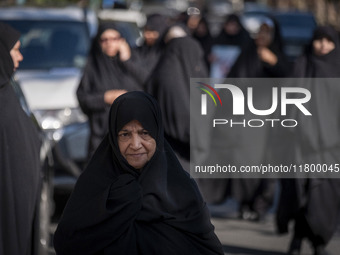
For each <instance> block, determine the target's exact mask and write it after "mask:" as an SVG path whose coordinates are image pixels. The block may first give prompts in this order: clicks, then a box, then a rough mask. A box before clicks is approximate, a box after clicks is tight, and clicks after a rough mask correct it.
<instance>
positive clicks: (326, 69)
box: [293, 26, 340, 78]
mask: <svg viewBox="0 0 340 255" xmlns="http://www.w3.org/2000/svg"><path fill="white" fill-rule="evenodd" d="M323 37H324V38H327V39H329V40H331V41H333V42H334V44H335V49H334V50H333V51H331V52H330V53H328V54H326V55H323V56H316V55H315V54H313V48H312V47H313V46H312V42H311V43H310V45H308V46H307V49H306V53H305V54H304V55H303V56H301V57H299V58H298V59H297V60H296V62H295V65H294V70H293V76H294V77H318V78H335V77H340V71H339V70H340V45H339V40H338V34H337V32H336V31H335V30H334V29H333V28H332V27H329V26H323V27H318V28H317V29H316V30H315V32H314V35H313V39H314V38H315V39H321V38H323Z"/></svg>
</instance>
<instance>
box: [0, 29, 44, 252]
mask: <svg viewBox="0 0 340 255" xmlns="http://www.w3.org/2000/svg"><path fill="white" fill-rule="evenodd" d="M19 38H20V33H19V32H18V31H17V30H15V29H13V28H12V27H10V26H9V25H6V24H4V23H0V176H1V177H0V207H1V209H0V254H22V255H28V254H37V252H38V251H37V247H36V246H34V244H36V243H37V242H35V241H37V240H36V239H35V238H34V237H37V236H35V234H34V233H37V232H36V231H37V228H36V227H37V226H36V225H35V223H36V222H38V221H37V218H36V217H37V215H38V214H37V201H38V199H39V189H40V184H41V176H40V174H41V173H40V171H39V169H40V168H41V166H40V157H39V137H38V133H37V130H36V129H35V127H34V125H33V123H32V121H31V120H30V119H29V117H28V116H27V115H26V113H25V112H24V110H23V109H22V108H21V105H20V103H19V100H18V98H17V96H16V94H15V92H14V90H13V87H12V86H11V81H10V80H11V77H12V75H13V73H14V70H15V69H16V68H18V66H19V62H20V61H22V60H23V57H22V55H21V53H20V49H19V48H20V41H19Z"/></svg>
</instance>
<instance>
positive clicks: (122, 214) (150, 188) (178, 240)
mask: <svg viewBox="0 0 340 255" xmlns="http://www.w3.org/2000/svg"><path fill="white" fill-rule="evenodd" d="M134 119H137V120H139V122H140V123H141V124H142V125H143V127H144V128H146V129H149V131H150V133H151V135H152V136H153V138H154V139H155V140H156V144H157V149H156V152H155V154H154V155H153V157H152V158H151V160H150V161H149V162H148V163H147V164H146V165H145V166H144V168H143V169H142V170H140V171H137V170H135V169H133V168H132V167H131V166H130V165H129V164H128V163H127V161H126V160H125V159H124V158H123V156H122V155H121V153H120V152H119V147H118V142H117V133H118V131H119V129H120V127H122V126H123V125H125V124H126V123H128V122H129V121H131V120H134ZM109 123H110V132H109V134H108V135H107V136H106V138H105V139H104V140H103V142H102V143H101V145H100V146H99V148H98V149H97V151H96V153H95V154H94V156H93V158H92V159H91V161H90V163H89V165H88V167H87V169H86V170H85V171H84V173H83V174H82V175H81V176H80V178H79V180H78V182H77V184H76V187H75V190H74V192H73V194H72V195H71V198H70V200H69V202H68V204H67V206H66V208H65V210H64V213H63V216H62V218H61V220H60V222H59V225H58V228H57V231H56V233H55V236H54V246H55V249H56V251H57V254H58V255H64V254H72V255H76V254H82V255H86V254H117V255H119V254H124V255H125V254H129V255H136V254H146V255H149V254H164V255H170V254H171V255H173V254H183V255H184V254H191V253H192V254H202V255H203V254H204V255H207V254H223V251H222V247H221V244H220V242H219V240H218V238H217V237H216V235H215V234H214V228H213V226H212V225H211V223H210V220H209V213H208V211H207V207H206V205H205V203H204V202H203V200H202V198H201V195H200V193H199V191H198V188H197V186H196V184H195V182H194V180H193V179H191V178H190V177H189V176H188V175H187V173H186V172H185V171H184V170H183V169H182V167H181V165H180V164H179V162H178V160H177V159H176V157H175V155H174V153H173V152H172V150H171V148H170V147H169V145H168V143H167V142H166V141H165V140H164V137H163V123H162V118H161V112H160V108H159V106H158V105H157V102H156V101H155V99H153V98H152V97H150V96H149V95H148V94H146V93H144V92H129V93H126V94H124V95H122V96H120V97H119V98H118V99H117V100H116V101H115V102H114V104H113V105H112V108H111V112H110V120H109Z"/></svg>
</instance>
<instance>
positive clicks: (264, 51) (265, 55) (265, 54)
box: [257, 47, 277, 66]
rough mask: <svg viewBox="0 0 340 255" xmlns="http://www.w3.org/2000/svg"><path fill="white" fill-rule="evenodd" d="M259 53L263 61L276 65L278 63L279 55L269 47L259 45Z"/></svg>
mask: <svg viewBox="0 0 340 255" xmlns="http://www.w3.org/2000/svg"><path fill="white" fill-rule="evenodd" d="M257 54H258V56H259V57H260V59H261V60H262V61H263V62H266V63H268V64H270V65H271V66H275V65H276V63H277V56H276V55H275V54H274V53H273V52H272V51H271V50H270V49H268V48H267V47H258V48H257Z"/></svg>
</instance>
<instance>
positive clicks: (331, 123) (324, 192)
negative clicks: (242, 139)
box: [277, 27, 340, 245]
mask: <svg viewBox="0 0 340 255" xmlns="http://www.w3.org/2000/svg"><path fill="white" fill-rule="evenodd" d="M322 37H326V38H330V39H331V40H332V41H333V42H334V44H335V49H334V50H333V51H331V52H330V53H329V54H327V55H323V56H316V55H314V54H313V52H312V47H311V45H312V44H311V45H310V46H309V47H308V49H307V52H306V54H305V55H303V56H301V57H300V58H299V59H298V60H297V61H296V64H295V68H294V73H293V76H294V77H310V78H335V77H340V72H339V70H340V61H339V59H340V44H339V39H338V35H337V33H336V32H335V31H334V30H333V29H332V28H330V27H319V28H317V29H316V31H315V33H314V36H313V39H312V40H314V39H317V38H322ZM315 81H316V82H313V80H311V82H308V83H307V82H306V88H307V89H308V90H309V91H310V92H311V94H312V96H313V99H312V100H311V102H310V103H309V105H307V106H306V107H309V109H311V112H312V114H313V117H312V118H308V119H301V120H300V119H299V123H300V125H299V126H300V127H302V128H301V129H299V128H298V127H297V130H296V135H295V140H294V141H293V143H294V147H293V150H291V151H294V152H296V154H295V155H294V158H295V161H296V162H297V163H298V164H301V163H307V164H311V163H315V164H327V165H328V166H330V165H331V164H339V163H340V160H339V159H340V150H339V140H340V132H339V130H340V127H339V119H338V118H339V117H338V116H339V114H340V113H339V109H340V105H339V100H338V99H339V95H340V88H339V87H338V86H337V84H334V82H333V84H332V83H328V82H327V79H324V80H323V83H320V81H321V80H316V79H315ZM294 117H296V116H294ZM301 213H302V216H303V217H304V218H305V219H306V221H307V223H308V225H309V227H310V229H311V231H312V233H313V235H314V236H317V237H318V239H319V240H320V242H322V244H324V245H325V244H327V243H328V242H329V240H330V239H331V237H332V236H333V234H334V232H335V230H336V227H337V224H338V219H339V213H340V180H339V179H334V178H333V179H328V178H325V179H314V178H313V179H299V180H295V179H288V180H282V192H281V199H280V203H279V208H278V212H277V225H278V230H279V231H280V232H287V231H288V222H289V221H290V220H291V219H294V218H298V214H301ZM300 217H301V216H300ZM298 219H299V218H298Z"/></svg>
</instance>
